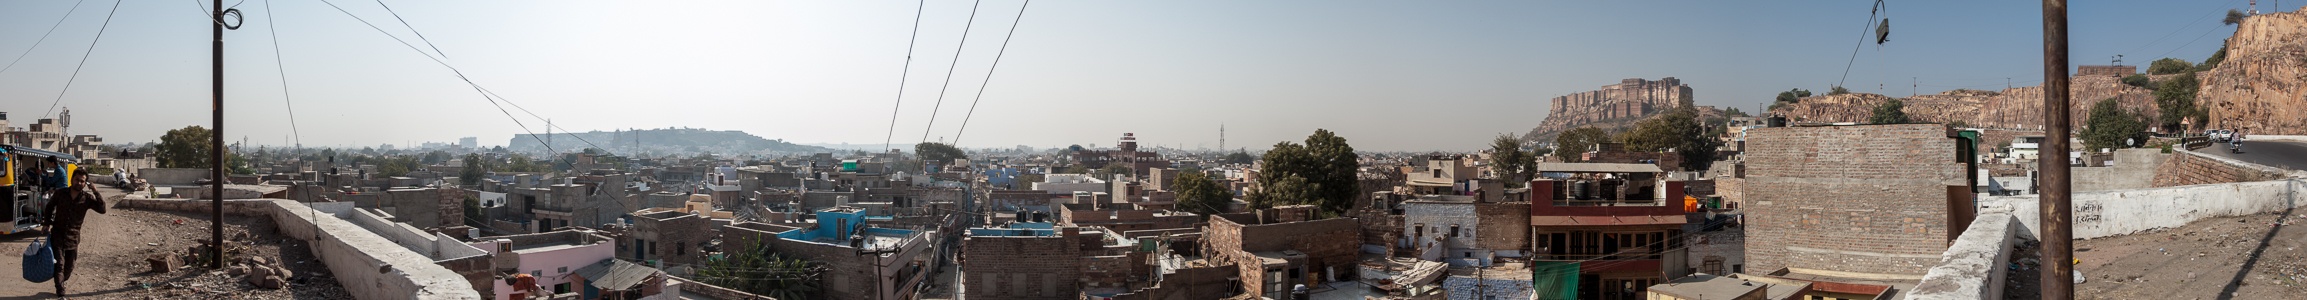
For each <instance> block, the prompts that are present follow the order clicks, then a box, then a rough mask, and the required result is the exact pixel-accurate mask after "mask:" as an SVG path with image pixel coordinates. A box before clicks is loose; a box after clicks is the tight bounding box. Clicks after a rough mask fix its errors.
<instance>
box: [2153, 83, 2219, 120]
mask: <svg viewBox="0 0 2307 300" xmlns="http://www.w3.org/2000/svg"><path fill="white" fill-rule="evenodd" d="M2159 86H2160V87H2157V88H2155V108H2156V109H2157V113H2159V114H2160V115H2158V116H2156V118H2155V125H2154V126H2155V127H2159V128H2163V129H2165V130H2172V131H2177V130H2181V129H2184V128H2180V126H2179V122H2180V121H2181V120H2185V119H2187V118H2196V119H2197V120H2207V119H2209V116H2208V114H2209V112H2207V111H2205V110H2203V109H2202V108H2200V107H2197V106H2196V103H2195V92H2196V91H2198V90H2201V89H2202V86H2201V85H2199V84H2197V82H2196V78H2195V74H2192V73H2189V74H2180V75H2179V76H2172V77H2171V78H2170V79H2164V80H2163V82H2162V83H2161V84H2160V85H2159ZM2197 123H2200V122H2197Z"/></svg>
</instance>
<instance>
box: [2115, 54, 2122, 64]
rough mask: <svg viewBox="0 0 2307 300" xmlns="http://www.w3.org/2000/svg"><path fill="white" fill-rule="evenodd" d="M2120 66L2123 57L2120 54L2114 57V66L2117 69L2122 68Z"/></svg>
mask: <svg viewBox="0 0 2307 300" xmlns="http://www.w3.org/2000/svg"><path fill="white" fill-rule="evenodd" d="M2122 65H2123V55H2122V54H2116V55H2115V66H2118V67H2119V66H2122Z"/></svg>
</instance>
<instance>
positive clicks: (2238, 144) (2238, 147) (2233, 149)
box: [2227, 140, 2243, 154]
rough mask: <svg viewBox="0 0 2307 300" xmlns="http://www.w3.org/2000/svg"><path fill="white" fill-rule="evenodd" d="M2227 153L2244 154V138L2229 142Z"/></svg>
mask: <svg viewBox="0 0 2307 300" xmlns="http://www.w3.org/2000/svg"><path fill="white" fill-rule="evenodd" d="M2227 153H2234V154H2243V140H2234V141H2232V142H2227Z"/></svg>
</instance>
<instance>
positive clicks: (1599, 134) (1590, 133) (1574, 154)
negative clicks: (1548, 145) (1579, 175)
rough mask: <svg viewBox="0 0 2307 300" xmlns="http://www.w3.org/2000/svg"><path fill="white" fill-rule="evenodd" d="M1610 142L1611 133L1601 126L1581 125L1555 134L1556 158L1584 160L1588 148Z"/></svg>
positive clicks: (1574, 160) (1573, 160) (1575, 160)
mask: <svg viewBox="0 0 2307 300" xmlns="http://www.w3.org/2000/svg"><path fill="white" fill-rule="evenodd" d="M1608 142H1610V133H1609V132H1604V131H1602V129H1600V128H1594V127H1579V128H1576V129H1571V130H1568V131H1563V132H1562V134H1561V135H1556V136H1554V158H1557V159H1559V160H1561V161H1564V162H1582V161H1586V158H1585V157H1582V156H1584V155H1585V154H1586V150H1588V148H1593V147H1594V145H1598V144H1602V143H1608Z"/></svg>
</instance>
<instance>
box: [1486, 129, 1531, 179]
mask: <svg viewBox="0 0 2307 300" xmlns="http://www.w3.org/2000/svg"><path fill="white" fill-rule="evenodd" d="M1537 163H1538V156H1537V155H1536V154H1531V153H1530V152H1527V151H1522V139H1517V138H1514V136H1510V135H1498V138H1495V139H1491V140H1490V171H1491V172H1492V173H1496V174H1497V175H1498V179H1499V180H1504V181H1506V185H1508V186H1510V187H1519V186H1521V184H1522V182H1524V181H1528V180H1530V177H1531V176H1534V175H1536V173H1537Z"/></svg>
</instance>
